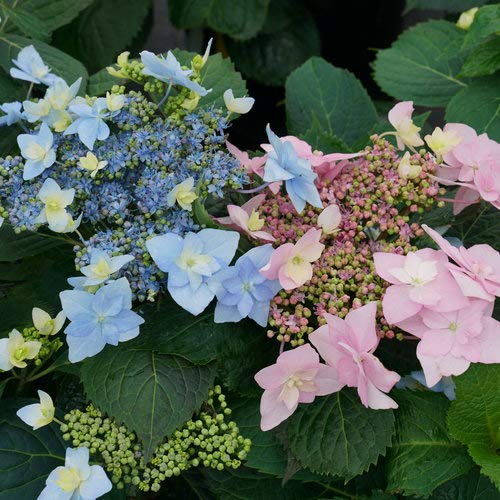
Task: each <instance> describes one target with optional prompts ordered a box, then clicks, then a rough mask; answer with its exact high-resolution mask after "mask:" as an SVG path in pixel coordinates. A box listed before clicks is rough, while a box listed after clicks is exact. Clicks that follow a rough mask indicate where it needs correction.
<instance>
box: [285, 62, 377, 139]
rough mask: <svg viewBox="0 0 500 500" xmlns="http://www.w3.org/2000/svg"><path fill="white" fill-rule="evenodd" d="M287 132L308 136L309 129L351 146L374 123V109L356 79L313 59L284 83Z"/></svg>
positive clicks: (375, 118)
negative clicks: (317, 130) (322, 132)
mask: <svg viewBox="0 0 500 500" xmlns="http://www.w3.org/2000/svg"><path fill="white" fill-rule="evenodd" d="M286 111H287V124H288V129H289V131H290V133H292V134H295V135H300V136H301V135H303V134H308V131H309V130H310V129H311V127H316V129H318V128H321V129H322V130H323V131H324V133H327V134H329V135H331V136H333V137H336V138H338V139H340V140H342V141H344V142H345V143H346V144H352V143H354V142H356V140H358V139H360V138H361V137H362V136H364V135H365V134H366V132H367V131H368V130H369V129H370V128H371V127H372V126H373V125H374V124H375V122H376V121H377V113H376V111H375V107H374V106H373V103H372V102H371V99H370V98H369V97H368V94H367V93H366V90H365V89H364V88H363V87H362V85H361V84H360V83H359V81H358V80H357V79H356V77H355V76H354V75H353V74H352V73H350V72H349V71H347V70H344V69H340V68H336V67H334V66H332V65H331V64H329V63H327V62H326V61H325V60H324V59H320V58H319V57H313V58H311V59H309V60H308V61H307V62H306V63H305V64H303V65H302V66H301V67H300V68H298V69H296V70H295V71H294V72H293V73H292V74H291V75H290V76H289V77H288V79H287V81H286Z"/></svg>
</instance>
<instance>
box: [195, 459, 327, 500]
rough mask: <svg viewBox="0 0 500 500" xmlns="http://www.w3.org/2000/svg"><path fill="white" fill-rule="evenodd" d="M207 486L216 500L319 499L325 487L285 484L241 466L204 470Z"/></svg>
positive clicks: (295, 483)
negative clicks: (220, 470) (221, 470)
mask: <svg viewBox="0 0 500 500" xmlns="http://www.w3.org/2000/svg"><path fill="white" fill-rule="evenodd" d="M205 477H206V478H207V481H208V486H209V487H210V489H211V490H212V491H213V492H214V494H215V495H216V498H217V499H218V500H246V499H252V500H269V499H272V500H304V499H305V498H307V499H311V500H312V499H314V498H321V497H322V494H323V493H326V490H325V488H323V487H321V486H319V485H316V484H307V483H301V482H299V481H288V482H287V483H285V484H282V481H281V480H280V479H276V478H274V477H271V476H268V475H266V474H259V473H258V472H255V471H252V470H249V469H245V468H244V467H240V468H239V469H236V470H228V471H223V472H219V471H211V470H210V469H207V470H206V471H205Z"/></svg>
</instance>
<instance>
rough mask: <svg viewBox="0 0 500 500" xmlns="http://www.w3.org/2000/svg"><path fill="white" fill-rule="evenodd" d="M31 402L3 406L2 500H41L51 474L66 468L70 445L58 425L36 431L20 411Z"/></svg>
mask: <svg viewBox="0 0 500 500" xmlns="http://www.w3.org/2000/svg"><path fill="white" fill-rule="evenodd" d="M32 402H33V401H31V400H25V399H13V400H2V403H1V405H0V485H1V486H0V500H12V499H13V498H19V500H21V499H30V498H37V496H38V495H39V494H40V492H41V491H42V490H43V488H44V486H45V480H46V479H47V476H48V475H49V473H50V472H51V471H52V470H53V469H55V468H56V467H58V466H60V465H63V464H64V455H65V450H66V445H65V443H64V441H63V439H62V437H61V433H60V432H59V429H58V427H57V426H56V425H54V424H51V425H48V426H46V427H43V428H41V429H38V430H36V431H33V430H32V429H31V428H30V427H28V426H27V425H26V424H25V423H24V422H22V421H21V420H20V419H19V417H17V416H16V411H17V410H18V409H19V408H21V407H23V406H25V405H27V404H30V403H32Z"/></svg>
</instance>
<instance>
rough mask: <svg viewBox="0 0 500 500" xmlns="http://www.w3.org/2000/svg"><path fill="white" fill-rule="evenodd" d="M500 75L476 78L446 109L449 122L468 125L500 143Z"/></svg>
mask: <svg viewBox="0 0 500 500" xmlns="http://www.w3.org/2000/svg"><path fill="white" fill-rule="evenodd" d="M499 86H500V74H496V75H491V76H485V77H482V78H475V79H474V80H473V81H472V83H470V85H469V86H468V87H466V88H465V89H463V90H462V91H460V92H459V93H458V94H457V95H456V96H455V97H453V99H451V101H450V103H449V104H448V106H447V108H446V121H447V122H460V123H466V124H467V125H470V126H471V127H473V128H474V129H475V130H476V131H477V132H478V133H483V132H486V133H487V134H488V135H489V137H490V138H491V139H493V140H495V141H500V94H499V92H498V89H499V88H500V87H499Z"/></svg>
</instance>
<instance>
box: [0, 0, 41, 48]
mask: <svg viewBox="0 0 500 500" xmlns="http://www.w3.org/2000/svg"><path fill="white" fill-rule="evenodd" d="M1 10H2V11H3V16H4V18H8V21H9V22H11V23H12V24H13V25H14V26H16V27H17V28H19V30H20V31H21V32H22V33H23V34H24V35H26V36H29V37H30V38H35V39H37V40H44V41H46V40H48V39H49V38H50V33H49V30H48V28H47V26H45V23H44V22H43V21H41V20H40V19H38V18H36V17H35V16H33V15H32V14H30V13H29V12H26V11H25V10H23V9H20V8H18V7H15V8H11V7H9V6H7V5H5V4H3V5H2V6H1ZM4 29H5V27H4ZM5 31H6V32H9V31H10V30H8V29H6V30H5Z"/></svg>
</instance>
